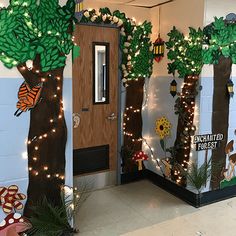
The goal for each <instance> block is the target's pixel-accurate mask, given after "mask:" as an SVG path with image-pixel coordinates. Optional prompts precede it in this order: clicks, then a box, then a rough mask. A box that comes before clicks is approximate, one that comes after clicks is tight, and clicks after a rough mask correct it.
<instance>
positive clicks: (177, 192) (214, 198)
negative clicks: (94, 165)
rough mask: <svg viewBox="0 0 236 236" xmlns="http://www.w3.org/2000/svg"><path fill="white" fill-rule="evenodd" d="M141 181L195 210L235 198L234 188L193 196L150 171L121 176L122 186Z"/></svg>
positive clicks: (193, 194) (235, 188) (191, 193)
mask: <svg viewBox="0 0 236 236" xmlns="http://www.w3.org/2000/svg"><path fill="white" fill-rule="evenodd" d="M142 179H148V180H150V181H151V182H152V183H153V184H155V185H157V186H158V187H160V188H162V189H164V190H165V191H167V192H169V193H170V194H172V195H174V196H176V197H178V198H180V199H181V200H183V201H185V202H187V203H188V204H190V205H192V206H194V207H196V208H198V207H201V206H205V205H209V204H212V203H215V202H219V201H223V200H226V199H229V198H232V197H236V186H231V187H227V188H224V189H219V190H214V191H209V192H205V193H202V194H195V193H193V192H191V191H189V190H188V189H186V188H184V187H181V186H179V185H177V184H175V183H173V182H171V181H170V180H168V179H165V178H163V177H162V176H160V175H157V174H155V173H154V172H152V171H150V170H143V171H140V172H135V173H130V174H124V175H121V183H122V184H125V183H130V182H134V181H138V180H142Z"/></svg>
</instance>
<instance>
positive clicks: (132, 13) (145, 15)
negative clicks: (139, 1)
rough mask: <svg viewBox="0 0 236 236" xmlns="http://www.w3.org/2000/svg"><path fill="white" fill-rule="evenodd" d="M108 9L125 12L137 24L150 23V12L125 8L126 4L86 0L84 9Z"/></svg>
mask: <svg viewBox="0 0 236 236" xmlns="http://www.w3.org/2000/svg"><path fill="white" fill-rule="evenodd" d="M103 7H108V8H109V9H110V10H111V11H115V10H120V11H123V12H124V13H125V14H126V16H127V17H129V18H133V17H134V18H135V19H136V21H137V22H143V21H145V20H147V21H150V10H149V9H145V8H140V7H133V6H125V5H124V4H113V3H107V2H102V1H99V2H97V1H94V0H84V9H96V10H98V9H99V8H103Z"/></svg>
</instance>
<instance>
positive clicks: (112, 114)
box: [107, 112, 117, 120]
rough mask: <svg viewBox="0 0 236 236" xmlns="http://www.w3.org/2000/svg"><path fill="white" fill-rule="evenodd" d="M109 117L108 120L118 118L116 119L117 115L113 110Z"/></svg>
mask: <svg viewBox="0 0 236 236" xmlns="http://www.w3.org/2000/svg"><path fill="white" fill-rule="evenodd" d="M107 119H108V120H116V119H117V116H116V115H115V113H114V112H113V113H111V115H109V116H108V117H107Z"/></svg>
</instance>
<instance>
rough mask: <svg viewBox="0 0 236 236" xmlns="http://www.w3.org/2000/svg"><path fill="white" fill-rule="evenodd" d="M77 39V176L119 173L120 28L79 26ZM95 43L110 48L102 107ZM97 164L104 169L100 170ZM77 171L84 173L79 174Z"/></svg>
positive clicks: (75, 69)
mask: <svg viewBox="0 0 236 236" xmlns="http://www.w3.org/2000/svg"><path fill="white" fill-rule="evenodd" d="M74 36H75V40H76V43H77V44H78V45H79V46H80V48H81V49H80V56H79V57H78V58H77V59H75V61H74V63H73V112H74V114H77V115H79V118H80V123H79V126H78V127H77V128H74V132H73V144H74V175H78V174H81V173H82V174H83V173H89V174H91V172H92V173H94V172H97V171H115V170H116V169H117V141H118V133H117V132H118V120H117V117H118V85H119V84H118V81H119V78H118V67H119V65H118V53H119V31H118V29H116V28H105V27H97V26H88V25H78V26H76V30H75V34H74ZM94 44H98V45H99V44H101V45H107V46H108V47H107V48H108V49H107V50H108V52H107V56H108V60H109V65H108V66H107V70H108V71H107V73H108V74H109V76H108V81H107V84H108V85H107V86H108V91H107V100H106V102H105V103H98V104H95V103H94V96H95V95H94V93H95V91H94V90H95V81H94V80H95V76H94V74H95V67H94V63H95V61H94ZM103 147H108V150H107V151H105V152H104V151H102V150H103V149H102V148H103ZM76 153H77V154H76ZM106 153H107V154H106ZM102 155H108V157H105V156H102ZM104 158H105V159H106V158H107V159H106V160H105V162H106V163H108V166H107V167H103V164H102V162H104ZM78 160H79V161H78ZM95 162H96V163H97V164H98V166H101V169H99V167H98V168H97V167H96V163H95ZM98 162H100V163H98ZM77 165H80V166H77ZM91 167H92V168H91ZM76 168H79V169H80V172H77V173H75V169H76ZM81 168H82V170H81ZM90 170H91V171H90ZM81 171H82V172H81Z"/></svg>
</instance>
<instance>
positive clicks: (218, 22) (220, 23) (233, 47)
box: [203, 17, 236, 64]
mask: <svg viewBox="0 0 236 236" xmlns="http://www.w3.org/2000/svg"><path fill="white" fill-rule="evenodd" d="M203 31H204V41H205V42H204V43H205V49H204V50H203V60H204V63H205V64H217V63H218V61H219V58H220V57H221V56H224V57H226V58H228V57H230V58H231V59H232V62H233V63H234V64H236V44H235V42H236V24H232V23H229V22H227V21H225V20H224V18H223V17H220V18H217V17H215V21H214V22H213V23H212V24H210V25H208V26H206V27H205V28H204V30H203Z"/></svg>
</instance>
